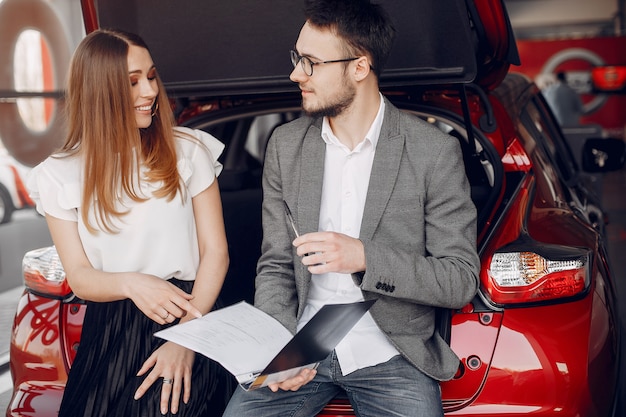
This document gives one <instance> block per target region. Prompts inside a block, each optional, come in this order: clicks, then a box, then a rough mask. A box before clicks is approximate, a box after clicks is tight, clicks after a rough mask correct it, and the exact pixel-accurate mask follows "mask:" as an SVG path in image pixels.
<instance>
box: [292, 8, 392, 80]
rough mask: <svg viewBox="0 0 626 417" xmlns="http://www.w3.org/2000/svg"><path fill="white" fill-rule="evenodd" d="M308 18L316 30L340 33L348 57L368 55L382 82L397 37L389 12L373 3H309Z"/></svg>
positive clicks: (305, 14)
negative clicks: (346, 48) (350, 55)
mask: <svg viewBox="0 0 626 417" xmlns="http://www.w3.org/2000/svg"><path fill="white" fill-rule="evenodd" d="M304 16H305V18H306V20H307V21H308V22H309V23H310V24H311V25H313V26H316V27H318V28H325V29H326V28H327V29H330V30H333V31H336V33H337V35H338V36H339V37H340V38H341V39H343V40H344V41H345V42H346V45H347V47H348V50H347V51H346V52H347V53H350V54H353V55H368V56H369V58H370V59H371V60H372V68H373V71H374V74H376V76H377V77H378V78H380V74H381V72H382V71H383V68H384V67H385V64H386V62H387V58H388V57H389V53H390V52H391V46H392V45H393V40H394V37H395V33H396V31H395V29H394V27H393V24H392V22H391V19H390V18H389V15H388V14H387V12H386V11H385V10H384V9H383V8H382V7H381V6H380V5H379V4H372V3H371V2H370V1H369V0H305V3H304Z"/></svg>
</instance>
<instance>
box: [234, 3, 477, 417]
mask: <svg viewBox="0 0 626 417" xmlns="http://www.w3.org/2000/svg"><path fill="white" fill-rule="evenodd" d="M305 15H306V22H305V24H304V26H303V27H302V30H301V32H300V35H299V37H298V40H297V42H296V44H295V47H294V50H293V51H292V52H291V59H292V63H293V65H294V69H293V72H292V73H291V75H290V78H291V80H292V81H294V82H296V83H298V85H299V86H300V89H301V91H302V107H303V109H304V112H305V113H306V114H307V117H302V118H300V119H297V120H295V121H294V122H291V123H289V124H287V125H284V126H282V127H280V128H278V129H276V131H275V133H274V134H273V135H272V137H271V139H270V141H269V144H268V147H267V151H266V159H265V168H264V175H263V192H264V201H263V228H264V240H263V246H262V255H261V258H260V259H259V264H258V270H257V278H256V294H255V304H256V305H257V306H258V307H259V308H261V309H262V310H264V311H266V312H267V313H269V314H270V315H272V316H274V317H275V318H276V319H278V320H279V321H280V322H281V323H282V324H284V325H285V326H286V327H287V328H288V329H290V330H291V331H293V332H295V331H296V330H298V329H300V328H301V327H302V326H303V325H304V324H305V323H306V322H307V321H308V320H309V319H310V318H311V317H312V316H313V315H314V314H315V313H316V311H318V310H319V308H321V306H322V305H324V304H329V303H343V302H353V301H358V300H363V299H376V303H375V304H374V305H373V307H372V308H371V310H370V312H369V313H367V314H366V315H365V316H364V318H363V319H362V320H361V321H360V322H359V323H357V325H356V326H355V327H354V328H353V329H352V330H351V331H350V333H349V334H348V335H347V336H346V337H345V338H344V339H343V340H342V341H341V342H340V343H339V345H338V346H337V347H336V349H335V350H334V351H333V353H332V354H331V355H330V356H329V357H328V358H327V359H326V360H324V361H322V362H321V363H320V364H319V366H318V368H317V371H316V370H312V369H307V370H304V371H302V372H301V373H300V374H299V375H298V376H296V377H294V378H291V379H288V380H286V381H284V382H282V383H280V384H274V385H271V386H270V387H269V389H268V388H262V389H259V390H255V391H250V392H246V391H244V390H242V389H241V388H238V390H237V391H236V393H235V394H234V396H233V398H232V399H231V402H230V404H229V406H228V408H227V411H226V413H225V416H230V417H235V416H236V417H239V416H249V415H250V416H252V415H254V416H314V415H315V414H316V413H317V412H318V411H319V410H320V409H321V408H322V407H323V406H324V405H325V404H326V403H327V402H328V401H329V400H330V399H331V398H333V397H334V396H335V395H336V394H337V393H339V392H341V391H342V390H344V391H345V392H346V393H347V395H348V397H349V399H350V401H351V403H352V406H353V408H354V409H355V412H356V413H357V415H359V416H383V415H385V416H387V415H398V416H428V417H433V416H442V415H443V411H442V404H441V393H440V389H439V385H438V380H446V379H450V378H452V376H453V375H454V373H455V372H456V370H457V368H458V358H457V357H456V356H455V355H454V353H453V352H452V350H451V349H450V347H449V346H448V345H447V344H446V343H445V342H444V341H443V340H442V339H441V337H440V336H439V335H438V334H437V331H436V329H435V311H436V308H438V307H441V308H461V307H462V306H464V305H465V304H466V303H467V302H469V301H470V300H471V299H472V297H473V296H474V295H475V293H476V291H477V288H478V279H477V274H478V271H479V259H478V256H477V254H476V248H475V239H476V221H475V220H476V211H475V208H474V206H473V204H472V201H471V199H470V196H469V185H468V182H467V179H466V178H465V174H464V170H462V169H458V167H459V166H462V164H463V160H462V156H461V151H460V147H459V145H458V143H457V141H456V139H454V138H452V137H451V136H448V135H445V134H443V133H441V132H440V131H439V130H438V129H436V128H434V127H432V126H430V125H429V124H428V123H426V122H423V121H420V120H418V119H417V118H415V117H413V116H410V115H408V114H405V113H401V112H400V111H399V110H398V109H397V108H395V107H394V106H393V105H392V104H391V103H390V102H389V101H387V100H386V99H385V98H383V96H382V95H381V94H380V92H379V88H378V77H379V76H380V72H381V71H382V68H383V66H384V64H385V61H386V59H387V57H388V55H389V52H390V50H391V45H392V43H393V37H394V29H393V27H392V26H391V24H390V22H389V20H388V17H387V15H386V14H385V13H384V11H383V10H382V9H381V8H380V7H379V6H377V5H373V4H370V3H369V1H368V0H341V1H338V0H309V1H307V2H306V7H305ZM284 204H286V205H287V206H288V207H289V209H290V211H291V212H292V214H293V218H294V220H295V223H296V230H297V231H298V232H300V236H299V237H297V233H295V230H293V229H292V228H291V227H290V225H289V221H288V219H287V217H286V213H285V209H284Z"/></svg>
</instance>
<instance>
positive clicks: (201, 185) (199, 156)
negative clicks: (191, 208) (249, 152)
mask: <svg viewBox="0 0 626 417" xmlns="http://www.w3.org/2000/svg"><path fill="white" fill-rule="evenodd" d="M176 130H177V131H179V132H182V133H184V134H187V135H191V136H193V137H195V138H196V139H197V141H191V140H185V139H181V140H180V141H179V145H180V150H181V152H180V155H179V157H178V172H179V174H180V176H181V177H182V179H183V181H184V182H185V184H186V185H187V190H189V193H190V194H191V196H192V197H195V196H196V195H198V194H200V193H201V192H202V191H204V190H206V189H207V188H208V187H209V186H210V185H211V184H213V181H215V178H216V177H217V176H218V175H219V174H220V173H221V172H222V168H223V167H222V164H221V163H220V162H219V161H218V160H217V159H218V158H219V156H220V155H221V154H222V152H223V151H224V144H223V143H222V142H220V141H219V140H217V139H216V138H215V137H213V136H212V135H210V134H208V133H206V132H204V131H202V130H198V129H189V128H182V127H177V128H176Z"/></svg>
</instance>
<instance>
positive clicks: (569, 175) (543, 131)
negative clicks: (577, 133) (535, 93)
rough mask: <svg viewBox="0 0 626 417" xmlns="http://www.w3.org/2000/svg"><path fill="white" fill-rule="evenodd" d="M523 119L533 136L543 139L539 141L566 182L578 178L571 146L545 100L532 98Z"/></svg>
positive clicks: (569, 183)
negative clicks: (555, 121) (564, 137)
mask: <svg viewBox="0 0 626 417" xmlns="http://www.w3.org/2000/svg"><path fill="white" fill-rule="evenodd" d="M522 121H523V123H524V124H525V126H526V128H527V129H528V130H529V131H530V132H531V134H532V135H533V136H535V137H538V138H540V139H541V140H540V141H538V142H537V143H538V144H539V146H542V147H543V149H544V151H545V152H546V154H547V155H548V157H549V158H550V161H551V162H552V163H553V164H554V166H555V167H556V168H557V169H558V171H559V174H560V176H561V178H562V179H563V180H564V181H565V183H566V184H568V185H571V184H572V182H573V181H575V180H576V178H577V172H578V167H577V165H576V161H575V159H574V156H573V154H572V151H571V148H570V147H569V145H568V144H567V142H566V141H565V140H564V139H563V136H562V135H561V133H560V130H559V128H558V127H557V126H556V125H555V123H554V120H553V119H552V117H550V113H549V110H548V109H547V107H546V106H545V104H544V102H542V101H541V100H540V99H538V98H537V97H535V98H534V99H533V100H530V101H529V102H528V104H527V105H526V107H525V108H524V110H523V114H522Z"/></svg>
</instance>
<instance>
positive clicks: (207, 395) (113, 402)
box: [59, 279, 236, 417]
mask: <svg viewBox="0 0 626 417" xmlns="http://www.w3.org/2000/svg"><path fill="white" fill-rule="evenodd" d="M170 282H171V283H172V284H174V285H176V286H178V287H179V288H182V289H183V290H184V291H185V292H189V293H190V292H191V289H192V287H193V282H191V281H180V280H176V279H171V280H170ZM216 307H217V306H216ZM177 322H178V320H177V321H176V322H175V323H177ZM175 323H174V324H175ZM171 325H172V324H168V325H164V326H162V325H160V324H157V323H155V322H154V321H152V320H150V319H149V318H148V317H146V316H145V315H144V314H143V313H142V312H141V311H140V310H139V309H138V308H137V307H136V306H135V304H134V303H133V302H132V301H131V300H122V301H114V302H110V303H94V302H88V303H87V311H86V313H85V320H84V323H83V330H82V335H81V341H80V347H79V349H78V352H77V354H76V359H75V360H74V363H73V365H72V369H71V371H70V373H69V377H68V381H67V385H66V387H65V392H64V395H63V400H62V402H61V408H60V410H59V417H79V416H82V417H105V416H107V417H113V416H116V417H139V416H141V417H144V416H145V417H155V416H161V415H162V414H161V412H160V407H159V404H160V399H161V383H160V382H159V381H157V382H155V383H154V384H153V385H152V386H151V387H150V389H149V390H148V391H147V392H146V393H145V394H144V395H143V397H142V398H140V399H139V400H135V399H134V398H133V396H134V395H135V391H136V390H137V388H138V387H139V385H140V384H141V383H142V382H143V380H144V378H145V376H146V375H147V373H146V374H145V375H143V376H141V377H138V376H136V375H137V372H138V371H139V369H140V368H141V366H142V365H143V363H144V362H145V360H146V359H147V358H148V357H149V356H150V355H151V354H152V352H153V351H154V350H156V349H157V348H158V347H159V346H161V345H162V344H163V343H165V340H163V339H160V338H158V337H155V336H154V333H155V332H157V331H159V330H161V329H163V328H165V327H168V326H171ZM235 386H236V382H235V380H234V378H233V377H232V376H231V375H230V373H229V372H228V371H226V370H225V369H224V368H222V366H221V365H219V364H218V363H216V362H214V361H212V360H209V359H208V358H206V357H205V356H203V355H201V354H196V358H195V360H194V365H193V370H192V383H191V398H190V400H189V402H188V403H187V404H185V403H184V402H183V401H182V398H181V401H180V405H179V410H178V413H177V414H176V416H178V417H219V416H221V415H222V413H223V411H224V408H225V407H226V404H227V403H228V400H229V399H230V396H231V394H232V392H233V390H234V388H235ZM181 395H182V394H181ZM166 415H167V416H170V415H172V414H171V413H168V414H166Z"/></svg>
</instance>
